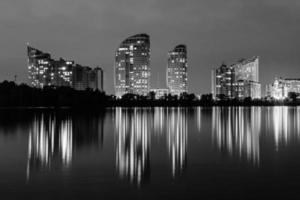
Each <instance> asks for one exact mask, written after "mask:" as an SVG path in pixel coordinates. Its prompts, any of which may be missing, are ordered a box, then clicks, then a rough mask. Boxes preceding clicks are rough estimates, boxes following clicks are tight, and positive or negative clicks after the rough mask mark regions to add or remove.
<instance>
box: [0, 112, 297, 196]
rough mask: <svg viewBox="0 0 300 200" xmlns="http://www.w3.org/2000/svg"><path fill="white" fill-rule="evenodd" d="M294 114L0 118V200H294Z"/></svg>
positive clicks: (19, 114) (3, 115) (60, 114)
mask: <svg viewBox="0 0 300 200" xmlns="http://www.w3.org/2000/svg"><path fill="white" fill-rule="evenodd" d="M299 169H300V107H252V108H246V107H235V108H221V107H214V108H200V107H198V108H115V109H107V110H106V111H105V112H101V113H76V112H71V111H68V110H61V111H43V110H40V111H30V110H29V111H8V110H6V111H5V110H2V111H0V177H1V179H0V192H1V196H2V197H1V199H25V198H28V199H29V198H30V199H89V198H90V199H96V198H98V199H100V198H102V199H108V198H110V199H124V198H125V199H126V198H132V199H166V198H168V199H189V198H191V199H195V198H202V197H205V198H210V199H211V198H229V199H233V198H244V199H245V198H246V199H254V198H262V197H265V198H267V197H277V198H297V197H299V196H300V194H299V193H300V192H299V188H300V170H299Z"/></svg>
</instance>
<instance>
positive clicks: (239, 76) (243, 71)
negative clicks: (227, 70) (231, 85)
mask: <svg viewBox="0 0 300 200" xmlns="http://www.w3.org/2000/svg"><path fill="white" fill-rule="evenodd" d="M232 67H233V68H234V70H235V79H236V80H247V81H254V82H259V57H258V56H255V57H253V58H249V59H241V60H240V61H238V62H237V63H235V64H233V65H232Z"/></svg>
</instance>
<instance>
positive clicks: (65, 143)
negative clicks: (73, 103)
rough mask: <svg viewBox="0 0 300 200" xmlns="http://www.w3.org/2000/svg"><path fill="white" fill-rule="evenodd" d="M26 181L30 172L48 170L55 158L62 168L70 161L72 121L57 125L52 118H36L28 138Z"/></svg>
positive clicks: (44, 116)
mask: <svg viewBox="0 0 300 200" xmlns="http://www.w3.org/2000/svg"><path fill="white" fill-rule="evenodd" d="M28 138H29V139H28V160H27V180H29V178H30V172H31V171H37V170H39V169H50V168H51V167H52V166H53V165H54V163H55V161H57V159H56V157H57V156H58V157H59V159H58V160H59V162H61V164H62V165H63V166H69V165H70V163H71V160H72V148H73V146H72V139H73V138H72V121H71V120H69V119H67V120H65V121H61V122H60V123H57V119H56V118H55V117H54V116H52V115H49V116H46V115H43V114H42V115H41V116H36V117H35V119H34V121H33V124H32V127H31V129H30V132H29V137H28Z"/></svg>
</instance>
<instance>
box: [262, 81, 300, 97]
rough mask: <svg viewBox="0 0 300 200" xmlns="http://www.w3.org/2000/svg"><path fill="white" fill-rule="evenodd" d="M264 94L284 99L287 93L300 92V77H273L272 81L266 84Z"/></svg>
mask: <svg viewBox="0 0 300 200" xmlns="http://www.w3.org/2000/svg"><path fill="white" fill-rule="evenodd" d="M266 90H267V91H266V94H267V95H266V96H267V97H272V98H274V99H278V100H280V99H285V98H287V97H288V96H289V93H291V92H292V93H296V94H300V79H291V78H286V79H283V78H275V80H274V82H273V83H272V84H270V85H268V86H267V89H266Z"/></svg>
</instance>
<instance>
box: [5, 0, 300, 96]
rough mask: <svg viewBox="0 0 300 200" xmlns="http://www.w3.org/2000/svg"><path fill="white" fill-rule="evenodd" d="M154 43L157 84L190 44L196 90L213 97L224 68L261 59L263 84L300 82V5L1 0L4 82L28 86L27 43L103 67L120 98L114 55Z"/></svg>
mask: <svg viewBox="0 0 300 200" xmlns="http://www.w3.org/2000/svg"><path fill="white" fill-rule="evenodd" d="M137 33H148V34H149V35H150V37H151V54H152V55H151V66H152V78H151V79H152V86H153V87H165V69H166V62H167V52H168V51H169V50H171V49H172V48H173V47H174V46H176V45H177V44H180V43H184V44H187V46H188V57H189V69H188V70H189V71H188V72H189V77H188V78H189V88H190V92H194V93H208V92H210V88H211V86H210V83H211V80H210V71H211V69H212V67H216V66H218V65H220V64H221V63H222V62H225V63H227V64H231V63H233V62H235V61H236V60H239V59H240V58H247V57H252V56H255V55H257V56H260V80H261V82H262V84H263V87H262V88H263V89H264V85H265V84H266V83H268V82H271V81H272V80H273V78H274V77H275V76H278V77H279V76H282V77H291V78H300V51H299V47H300V39H299V38H300V1H299V0H1V1H0V34H1V36H0V81H2V80H13V77H14V75H17V76H18V82H27V66H26V43H27V42H30V44H31V45H32V46H34V47H37V48H39V49H42V50H45V51H48V52H50V53H52V55H53V57H54V58H59V57H64V58H66V59H72V60H75V61H76V62H77V63H79V64H83V65H90V66H92V67H94V66H97V65H99V66H102V67H103V69H104V71H105V73H106V74H105V89H106V91H107V92H108V93H112V92H113V64H114V52H115V50H116V48H117V47H118V45H119V44H120V42H121V41H122V40H124V39H125V38H126V37H128V36H131V35H134V34H137Z"/></svg>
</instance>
